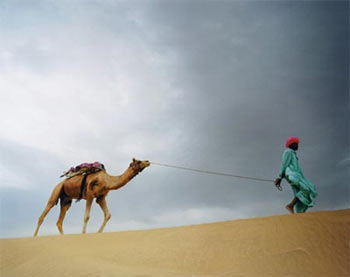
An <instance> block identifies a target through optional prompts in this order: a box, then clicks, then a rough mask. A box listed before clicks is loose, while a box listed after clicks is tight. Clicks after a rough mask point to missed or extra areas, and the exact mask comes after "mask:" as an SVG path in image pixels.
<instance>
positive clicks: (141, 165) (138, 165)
mask: <svg viewBox="0 0 350 277" xmlns="http://www.w3.org/2000/svg"><path fill="white" fill-rule="evenodd" d="M150 165H151V163H150V162H149V161H147V160H146V161H139V160H136V159H135V158H133V159H132V162H131V164H130V167H131V168H132V169H133V171H134V172H135V173H136V174H138V173H140V172H142V170H144V169H145V168H146V167H148V166H150Z"/></svg>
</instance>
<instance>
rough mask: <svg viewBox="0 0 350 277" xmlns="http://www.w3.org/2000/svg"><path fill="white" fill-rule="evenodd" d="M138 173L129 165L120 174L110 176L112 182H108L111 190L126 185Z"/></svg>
mask: <svg viewBox="0 0 350 277" xmlns="http://www.w3.org/2000/svg"><path fill="white" fill-rule="evenodd" d="M136 175H137V174H136V173H135V171H134V170H133V169H132V168H131V167H129V168H128V169H127V170H125V172H124V173H123V174H122V175H120V176H110V182H109V184H108V189H109V190H115V189H119V188H121V187H123V186H125V185H126V184H127V183H128V182H129V181H130V180H131V179H132V178H134V177H135V176H136Z"/></svg>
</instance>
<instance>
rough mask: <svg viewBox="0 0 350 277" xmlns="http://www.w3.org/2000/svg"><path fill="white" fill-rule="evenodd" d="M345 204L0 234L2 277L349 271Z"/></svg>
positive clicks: (349, 213)
mask: <svg viewBox="0 0 350 277" xmlns="http://www.w3.org/2000/svg"><path fill="white" fill-rule="evenodd" d="M349 238H350V210H338V211H322V212H309V213H305V214H294V215H277V216H271V217H261V218H252V219H242V220H234V221H227V222H218V223H210V224H201V225H193V226H184V227H174V228H163V229H154V230H142V231H127V232H114V233H102V234H86V235H81V234H79V235H78V234H77V235H63V236H62V235H57V236H44V237H40V236H39V237H36V238H16V239H1V240H0V247H1V248H0V251H1V252H0V255H1V256H0V257H1V271H0V273H1V274H0V275H1V276H2V277H15V276H26V277H27V276H28V277H30V276H49V277H54V276H85V277H88V276H91V277H92V276H103V277H104V276H107V277H108V276H122V277H123V276H126V277H128V276H139V277H141V276H142V277H146V276H162V277H165V276H185V277H186V276H254V277H256V276H269V277H271V276H278V277H283V276H315V277H316V276H317V277H321V276H329V277H336V276H350V241H349Z"/></svg>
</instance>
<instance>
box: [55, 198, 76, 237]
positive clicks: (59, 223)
mask: <svg viewBox="0 0 350 277" xmlns="http://www.w3.org/2000/svg"><path fill="white" fill-rule="evenodd" d="M71 205H72V200H66V199H62V200H61V211H60V215H59V217H58V220H57V223H56V226H57V228H58V231H59V232H60V234H61V235H63V227H62V223H63V220H64V217H65V216H66V212H67V211H68V209H69V208H70V206H71Z"/></svg>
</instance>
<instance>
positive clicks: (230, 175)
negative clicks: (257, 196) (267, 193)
mask: <svg viewBox="0 0 350 277" xmlns="http://www.w3.org/2000/svg"><path fill="white" fill-rule="evenodd" d="M151 164H154V165H160V166H166V167H172V168H177V169H183V170H189V171H195V172H200V173H206V174H213V175H221V176H227V177H234V178H240V179H248V180H255V181H262V182H269V183H271V182H274V180H270V179H262V178H255V177H247V176H240V175H234V174H227V173H221V172H214V171H208V170H200V169H195V168H189V167H183V166H177V165H170V164H162V163H155V162H151Z"/></svg>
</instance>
